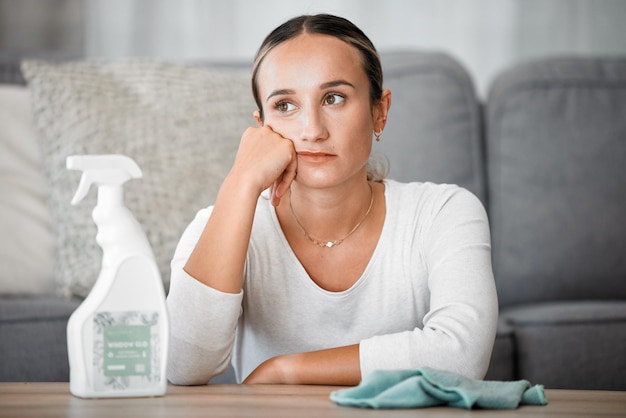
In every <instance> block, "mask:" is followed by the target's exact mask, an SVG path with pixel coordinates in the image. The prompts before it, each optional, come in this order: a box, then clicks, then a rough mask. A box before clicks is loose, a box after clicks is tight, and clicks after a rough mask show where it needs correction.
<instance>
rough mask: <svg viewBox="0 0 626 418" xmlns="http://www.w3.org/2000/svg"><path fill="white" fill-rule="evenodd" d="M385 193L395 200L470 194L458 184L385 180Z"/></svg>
mask: <svg viewBox="0 0 626 418" xmlns="http://www.w3.org/2000/svg"><path fill="white" fill-rule="evenodd" d="M384 184H385V191H386V192H387V194H388V196H389V197H394V198H402V197H405V198H411V197H413V198H414V197H420V198H428V197H429V198H436V197H440V196H450V195H454V194H458V193H461V194H463V193H470V192H469V191H468V190H467V189H465V188H463V187H460V186H458V185H456V184H447V183H432V182H428V181H426V182H419V181H413V182H400V181H396V180H385V181H384ZM470 194H471V193H470Z"/></svg>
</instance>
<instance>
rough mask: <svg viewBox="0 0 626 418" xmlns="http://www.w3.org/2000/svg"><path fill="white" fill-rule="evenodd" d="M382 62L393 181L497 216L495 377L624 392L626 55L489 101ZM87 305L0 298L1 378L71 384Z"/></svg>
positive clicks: (501, 80)
mask: <svg viewBox="0 0 626 418" xmlns="http://www.w3.org/2000/svg"><path fill="white" fill-rule="evenodd" d="M383 62H384V66H385V84H386V86H387V87H389V88H391V90H392V92H393V104H392V109H391V113H390V116H389V123H388V127H387V129H386V130H385V133H384V136H383V140H382V141H381V142H380V143H377V144H375V151H377V152H382V153H384V154H386V155H387V156H388V158H389V160H390V163H391V173H390V177H391V178H394V179H397V180H402V181H427V180H428V181H434V182H446V183H456V184H459V185H461V186H464V187H466V188H468V189H469V190H471V191H473V192H474V193H475V194H476V195H478V196H479V197H480V199H481V200H482V201H483V203H484V204H485V207H486V208H487V210H488V213H489V216H490V222H491V232H492V240H493V266H494V272H495V277H496V284H497V289H498V295H499V301H500V319H499V329H498V335H497V339H496V342H495V346H494V351H493V355H492V361H491V366H490V369H489V372H488V375H487V378H488V379H495V380H511V379H520V378H525V379H529V380H531V381H532V382H534V383H541V384H544V385H545V386H546V387H548V388H578V389H613V390H626V373H625V371H626V354H625V353H626V223H625V222H623V216H624V213H626V59H624V58H551V59H544V60H539V61H536V62H532V63H527V64H521V65H518V66H516V67H514V68H511V69H509V70H507V71H505V72H503V73H502V74H500V75H499V77H497V79H496V80H495V81H494V82H493V84H492V87H491V89H490V92H489V95H488V98H487V99H485V100H481V99H479V98H478V97H477V95H476V93H475V90H474V86H473V83H472V79H471V77H470V75H469V74H468V73H467V72H466V70H465V69H464V68H463V67H462V66H461V65H459V63H458V62H457V61H455V60H454V59H453V58H452V57H450V56H448V55H445V54H440V53H434V52H415V51H405V52H389V53H385V54H383ZM222 65H223V64H222ZM0 67H1V70H0V77H1V78H2V79H0V82H3V83H7V82H10V83H18V84H19V83H23V79H22V78H21V76H20V74H19V66H17V64H16V61H15V60H13V59H7V58H6V57H5V58H4V59H3V61H2V62H0ZM0 129H2V127H0ZM181 232H182V231H181ZM3 239H7V237H3ZM79 302H80V301H79V300H76V299H73V300H66V299H62V298H59V297H57V296H54V295H44V296H36V297H19V296H2V297H0V359H2V360H1V362H0V381H66V380H67V379H68V363H67V356H66V343H65V325H66V321H67V318H68V316H69V315H70V313H71V312H72V311H73V310H74V309H75V308H76V306H77V304H78V303H79ZM230 378H232V375H226V376H223V377H221V378H218V379H216V381H228V379H230Z"/></svg>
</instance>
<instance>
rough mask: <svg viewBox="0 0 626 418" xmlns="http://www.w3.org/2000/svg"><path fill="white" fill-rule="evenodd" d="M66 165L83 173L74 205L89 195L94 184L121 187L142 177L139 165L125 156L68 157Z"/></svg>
mask: <svg viewBox="0 0 626 418" xmlns="http://www.w3.org/2000/svg"><path fill="white" fill-rule="evenodd" d="M66 165H67V168H68V169H70V170H80V171H82V172H83V175H82V176H81V178H80V182H79V183H78V188H77V189H76V193H75V194H74V197H73V198H72V205H75V204H77V203H78V202H80V201H81V200H82V199H83V198H84V197H85V196H86V195H87V193H88V192H89V188H90V187H91V185H92V184H95V185H97V186H112V187H121V186H122V185H123V184H124V183H125V182H126V181H128V180H130V179H135V178H141V176H142V174H141V169H140V168H139V166H138V165H137V163H136V162H135V161H134V160H133V159H132V158H130V157H127V156H125V155H117V154H111V155H72V156H69V157H67V160H66Z"/></svg>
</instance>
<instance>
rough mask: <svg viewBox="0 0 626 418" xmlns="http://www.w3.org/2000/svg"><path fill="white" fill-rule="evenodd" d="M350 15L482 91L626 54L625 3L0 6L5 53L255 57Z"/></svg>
mask: <svg viewBox="0 0 626 418" xmlns="http://www.w3.org/2000/svg"><path fill="white" fill-rule="evenodd" d="M319 12H327V13H334V14H338V15H341V16H344V17H347V18H349V19H351V20H352V21H353V22H354V23H356V24H357V25H359V26H360V27H361V28H362V29H363V30H364V31H365V32H366V33H367V34H368V36H370V38H371V39H372V41H373V42H374V43H375V45H376V46H377V47H378V49H379V50H381V51H384V50H390V49H399V48H420V49H435V50H443V51H446V52H448V53H450V54H452V55H454V56H455V57H456V58H457V59H458V60H460V61H461V62H462V63H463V64H464V65H465V66H466V67H467V68H468V70H469V71H470V73H471V74H472V75H473V76H474V78H475V82H476V85H477V88H478V91H479V92H480V94H482V95H484V94H486V91H487V86H488V84H489V82H490V81H491V80H492V78H493V76H494V75H495V74H496V73H497V72H499V71H501V70H502V69H503V68H505V67H507V66H508V65H511V64H513V63H516V62H519V61H522V60H527V59H530V58H535V57H540V56H545V55H553V54H594V55H600V54H622V55H626V29H625V27H626V25H624V24H623V22H625V21H626V1H625V0H389V1H381V0H306V1H305V0H300V1H284V0H281V1H278V0H263V1H251V0H229V1H223V0H45V1H42V0H0V48H18V49H19V48H22V49H24V48H26V49H36V48H38V47H42V48H56V49H61V50H66V51H69V52H72V53H74V52H77V51H78V52H80V53H81V54H85V55H86V56H92V57H106V58H119V57H126V56H153V57H159V58H164V59H170V60H199V59H200V60H221V59H240V60H251V59H252V56H253V54H254V52H255V51H256V48H257V47H258V45H259V44H260V42H261V40H262V39H263V37H265V35H266V34H267V33H268V32H269V31H270V30H271V29H273V28H274V27H276V26H277V25H278V24H280V23H281V22H283V21H284V20H286V19H287V18H289V17H292V16H295V15H298V14H302V13H319Z"/></svg>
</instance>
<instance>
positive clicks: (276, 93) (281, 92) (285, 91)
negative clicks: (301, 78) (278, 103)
mask: <svg viewBox="0 0 626 418" xmlns="http://www.w3.org/2000/svg"><path fill="white" fill-rule="evenodd" d="M295 92H296V91H295V90H289V89H280V90H274V91H273V92H271V93H270V95H269V96H267V98H266V99H265V101H266V102H267V101H269V99H271V98H272V97H274V96H282V95H285V94H295Z"/></svg>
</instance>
